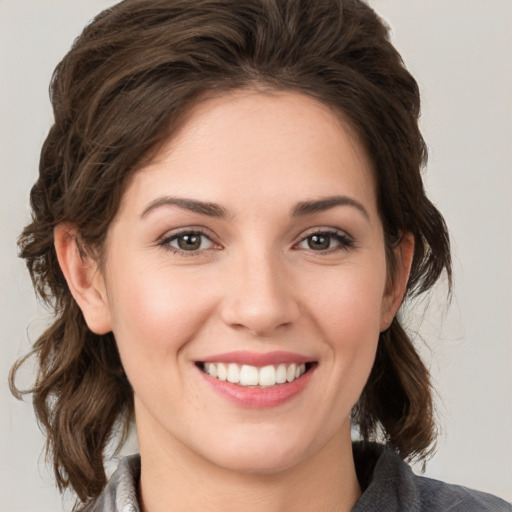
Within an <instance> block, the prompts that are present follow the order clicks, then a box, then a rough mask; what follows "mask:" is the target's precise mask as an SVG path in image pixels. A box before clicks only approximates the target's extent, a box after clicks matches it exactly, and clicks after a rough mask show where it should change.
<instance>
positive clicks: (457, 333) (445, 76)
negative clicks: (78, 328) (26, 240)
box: [0, 0, 512, 512]
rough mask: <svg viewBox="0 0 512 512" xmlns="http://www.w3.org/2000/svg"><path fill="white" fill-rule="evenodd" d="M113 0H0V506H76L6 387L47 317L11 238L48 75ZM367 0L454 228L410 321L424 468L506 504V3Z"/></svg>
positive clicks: (509, 54) (511, 378)
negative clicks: (448, 285) (423, 397)
mask: <svg viewBox="0 0 512 512" xmlns="http://www.w3.org/2000/svg"><path fill="white" fill-rule="evenodd" d="M112 3H113V2H111V1H108V0H74V1H70V0H0V172H1V183H2V186H1V187H0V212H1V213H0V215H1V217H0V237H1V240H0V252H1V253H0V254H1V255H0V261H1V266H0V289H1V296H0V333H1V342H0V351H1V353H0V356H1V357H0V379H1V384H0V388H1V393H0V410H1V411H2V413H1V415H0V512H32V511H37V512H46V511H48V512H49V511H57V510H61V509H68V510H69V508H70V507H69V502H68V504H67V505H65V506H64V508H63V505H62V504H61V500H60V497H59V496H58V494H57V492H56V491H55V490H54V486H53V481H52V478H51V476H50V475H49V473H48V471H47V468H46V465H45V464H44V457H43V456H42V455H41V449H42V443H43V439H42V437H41V434H40V433H39V431H38V428H37V426H36V424H35V421H34V418H33V415H32V410H31V406H30V405H29V403H27V402H25V403H23V402H18V401H16V400H15V399H14V398H12V397H11V396H10V395H9V392H8V390H7V386H6V385H5V382H6V378H7V372H8V368H9V366H10V364H11V363H12V361H13V360H14V359H15V358H17V357H18V356H20V355H21V354H23V353H24V352H26V351H27V349H28V347H29V341H28V340H29V337H30V338H31V339H34V337H35V334H36V333H37V332H39V331H40V329H41V328H42V326H43V325H44V324H45V319H44V315H43V313H42V309H41V308H39V307H38V306H37V305H36V302H35V299H34V297H33V292H32V288H31V285H30V282H29V279H28V277H27V275H26V273H25V270H24V266H23V263H22V262H21V261H18V260H17V258H16V248H15V240H16V237H17V235H18V233H19V232H20V230H21V229H22V227H23V225H24V224H25V223H26V222H27V220H28V218H29V210H28V191H29V188H30V186H31V184H32V183H33V181H34V180H35V176H36V172H37V163H38V157H39V150H40V146H41V144H42V142H43V140H44V137H45V134H46V132H47V130H48V128H49V126H50V123H51V110H50V105H49V101H48V94H47V88H48V83H49V80H50V76H51V73H52V70H53V69H54V67H55V65H56V64H57V62H58V61H59V60H60V58H61V57H62V56H63V55H64V54H65V52H66V51H67V49H68V48H69V46H70V44H71V42H72V41H73V39H74V37H76V36H77V35H78V34H79V32H80V30H81V28H82V27H83V25H84V24H85V23H86V22H87V21H88V20H89V19H90V18H91V17H92V16H93V15H94V14H96V13H97V12H99V11H100V10H102V9H103V8H105V7H107V6H108V5H110V4H112ZM370 3H371V5H372V6H373V7H374V8H375V9H376V10H377V12H379V13H380V14H381V15H382V16H383V17H385V18H386V19H387V20H388V21H389V22H390V24H391V25H392V27H393V41H394V42H395V44H396V45H397V46H398V48H399V49H400V50H401V52H402V54H403V57H404V60H405V61H406V64H407V65H408V67H409V68H410V69H411V71H412V72H413V74H414V75H415V76H416V78H417V79H418V81H419V84H420V87H421V89H422V93H423V117H422V125H423V129H424V135H425V137H426V139H427V141H428V143H429V147H430V164H429V168H428V173H427V176H426V183H427V188H428V190H429V191H430V194H431V197H432V198H433V200H434V202H435V203H436V204H437V205H438V206H439V208H440V209H441V211H442V212H443V213H444V214H445V217H446V219H447V222H448V225H449V227H450V229H451V233H452V237H453V250H454V265H455V293H454V299H453V302H452V306H451V308H450V309H447V308H446V304H445V295H443V294H444V293H445V290H443V289H442V287H441V289H438V290H437V291H436V293H435V294H434V295H433V298H432V300H431V301H430V306H429V308H428V309H427V312H426V316H425V317H424V318H422V317H421V315H418V313H415V315H414V316H412V317H411V320H410V321H411V325H413V327H414V328H419V330H420V333H421V337H422V338H423V339H424V340H425V343H426V344H425V345H423V344H422V342H421V340H419V341H418V343H419V344H420V345H422V352H423V353H424V355H425V357H426V359H427V361H429V364H430V365H431V369H432V373H433V375H434V379H435V382H436V385H437V387H438V389H439V395H440V398H439V399H438V401H437V403H438V409H439V413H440V425H441V427H442V430H443V434H442V436H441V437H440V439H439V443H438V451H437V454H436V456H435V457H434V458H433V459H432V460H431V461H430V463H429V464H428V466H427V475H428V476H431V477H434V478H440V479H443V480H447V481H449V482H456V483H461V484H464V485H466V486H470V487H476V488H479V489H481V490H485V491H489V492H492V493H495V494H498V495H500V496H502V497H504V498H506V499H508V500H512V435H511V433H512V342H511V333H512V325H511V323H512V286H511V285H512V173H511V161H512V151H511V148H512V46H511V36H510V33H511V30H512V2H511V1H510V0H429V1H427V0H371V1H370ZM421 306H422V307H423V306H424V304H422V305H421ZM404 314H405V316H406V317H408V316H410V314H409V313H407V311H406V312H405V313H404ZM29 378H30V376H27V380H26V382H29Z"/></svg>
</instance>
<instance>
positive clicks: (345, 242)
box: [295, 229, 354, 255]
mask: <svg viewBox="0 0 512 512" xmlns="http://www.w3.org/2000/svg"><path fill="white" fill-rule="evenodd" d="M313 236H320V237H329V238H330V241H332V240H334V241H335V242H337V243H338V245H337V246H335V247H328V248H327V249H325V250H320V251H315V250H313V249H311V248H309V250H311V251H312V252H314V253H318V254H319V255H323V254H331V253H333V252H338V251H347V250H349V249H352V248H353V247H354V240H353V239H352V238H351V237H350V236H348V235H347V234H346V233H345V232H343V231H339V230H337V229H320V230H315V231H312V232H311V233H309V234H308V235H306V236H305V237H303V238H302V239H301V240H300V242H299V243H298V244H297V245H296V246H295V247H297V246H298V245H300V244H302V243H304V242H306V241H307V240H308V239H310V238H312V237H313ZM329 243H330V242H329Z"/></svg>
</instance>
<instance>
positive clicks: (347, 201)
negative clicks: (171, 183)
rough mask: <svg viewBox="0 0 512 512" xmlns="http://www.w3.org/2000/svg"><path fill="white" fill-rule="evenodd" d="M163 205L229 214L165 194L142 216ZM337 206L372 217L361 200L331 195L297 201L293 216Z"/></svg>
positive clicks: (213, 205)
mask: <svg viewBox="0 0 512 512" xmlns="http://www.w3.org/2000/svg"><path fill="white" fill-rule="evenodd" d="M162 206H178V207H179V208H183V209H184V210H189V211H192V212H194V213H198V214H200V215H207V216H208V217H216V218H225V217H227V216H228V215H227V211H226V209H225V208H223V207H222V206H220V205H219V204H217V203H210V202H205V201H199V200H197V199H186V198H183V197H173V196H165V197H159V198H157V199H155V200H154V201H151V203H149V205H148V206H146V208H144V211H143V212H142V214H141V218H143V217H145V216H146V215H148V214H149V213H150V212H151V211H153V210H155V209H157V208H160V207H162ZM336 206H351V207H353V208H356V209H357V210H359V211H360V212H361V213H362V214H363V215H364V216H365V217H366V218H367V219H369V218H370V216H369V214H368V211H367V210H366V208H365V207H364V206H363V205H362V204H361V203H360V202H359V201H357V200H355V199H353V198H352V197H348V196H331V197H325V198H322V199H316V200H311V201H302V202H300V203H297V204H296V205H295V207H294V208H293V209H292V217H302V216H306V215H313V214H315V213H320V212H324V211H326V210H330V209H331V208H334V207H336Z"/></svg>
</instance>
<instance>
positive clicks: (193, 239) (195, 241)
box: [178, 235, 201, 251]
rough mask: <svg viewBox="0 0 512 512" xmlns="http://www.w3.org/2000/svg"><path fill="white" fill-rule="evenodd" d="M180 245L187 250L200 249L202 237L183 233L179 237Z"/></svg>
mask: <svg viewBox="0 0 512 512" xmlns="http://www.w3.org/2000/svg"><path fill="white" fill-rule="evenodd" d="M178 246H179V248H180V249H183V250H185V251H192V250H194V249H199V247H200V246H201V237H200V236H199V235H183V236H180V237H179V238H178Z"/></svg>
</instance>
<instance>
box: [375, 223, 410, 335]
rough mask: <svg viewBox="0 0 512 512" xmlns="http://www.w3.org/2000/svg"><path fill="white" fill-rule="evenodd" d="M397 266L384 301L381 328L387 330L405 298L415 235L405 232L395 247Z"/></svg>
mask: <svg viewBox="0 0 512 512" xmlns="http://www.w3.org/2000/svg"><path fill="white" fill-rule="evenodd" d="M393 252H394V256H395V268H394V272H393V275H392V276H391V279H390V282H389V283H388V286H387V289H386V293H385V295H384V300H383V302H382V312H381V325H380V330H381V332H382V331H385V330H386V329H387V328H388V327H389V326H390V325H391V322H392V321H393V318H394V317H395V315H396V313H397V311H398V309H399V308H400V305H401V304H402V301H403V300H404V296H405V292H406V290H407V283H408V281H409V274H410V272H411V265H412V259H413V256H414V236H413V235H412V233H405V234H404V235H403V236H402V238H401V240H400V243H399V244H398V245H397V246H396V247H395V248H394V249H393Z"/></svg>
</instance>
